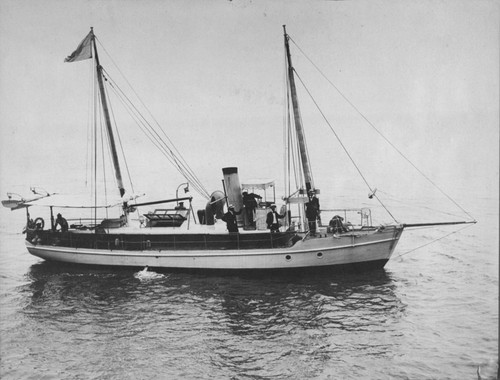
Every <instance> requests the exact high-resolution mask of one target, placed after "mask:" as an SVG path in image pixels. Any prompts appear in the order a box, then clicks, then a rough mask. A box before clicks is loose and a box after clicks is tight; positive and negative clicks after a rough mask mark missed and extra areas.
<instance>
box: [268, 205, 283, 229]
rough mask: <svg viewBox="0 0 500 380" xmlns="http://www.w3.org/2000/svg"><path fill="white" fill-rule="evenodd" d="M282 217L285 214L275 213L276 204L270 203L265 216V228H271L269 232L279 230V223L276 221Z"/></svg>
mask: <svg viewBox="0 0 500 380" xmlns="http://www.w3.org/2000/svg"><path fill="white" fill-rule="evenodd" d="M284 217H285V215H280V214H278V213H277V211H276V205H275V204H272V205H271V211H269V212H268V213H267V218H266V223H267V228H269V230H271V233H274V232H279V230H280V225H279V223H278V219H282V218H284Z"/></svg>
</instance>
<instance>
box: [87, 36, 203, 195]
mask: <svg viewBox="0 0 500 380" xmlns="http://www.w3.org/2000/svg"><path fill="white" fill-rule="evenodd" d="M96 40H97V41H98V42H99V45H100V46H101V47H102V49H103V50H104V52H105V53H106V54H107V55H108V57H109V58H110V60H111V62H113V64H114V65H115V67H116V69H117V70H118V72H119V73H120V74H121V76H122V77H123V79H124V80H125V82H127V84H128V86H129V87H130V89H131V90H132V92H133V93H134V94H135V96H136V97H137V99H138V100H139V102H140V103H141V104H142V105H143V107H144V109H145V110H146V111H147V112H148V113H149V116H151V118H152V119H153V120H154V121H155V123H156V125H157V126H158V128H159V129H160V131H161V132H162V133H163V135H164V136H165V137H166V138H167V140H168V141H169V142H170V144H171V146H172V147H173V149H174V150H175V151H176V152H177V154H178V156H179V157H180V158H181V159H182V161H184V164H185V166H186V167H187V169H188V170H189V172H190V173H191V176H192V177H194V178H195V179H196V181H197V182H198V183H199V184H200V185H201V188H202V192H201V193H200V195H202V196H203V197H205V198H206V199H208V198H210V195H209V193H208V191H207V190H206V189H205V187H204V186H203V185H202V183H201V181H200V180H199V179H198V177H197V176H196V174H195V173H194V171H192V169H191V168H190V167H189V165H188V164H187V161H186V160H185V159H184V158H183V156H182V154H181V153H180V152H179V150H178V149H177V148H176V147H175V144H174V143H173V142H172V140H171V139H170V137H168V135H167V134H166V133H165V131H164V130H163V128H162V127H161V125H160V124H159V123H158V121H157V120H156V118H155V117H154V116H153V114H152V113H151V111H150V110H149V108H148V107H147V106H146V105H145V104H144V102H143V101H142V99H141V98H140V97H139V95H138V94H137V92H136V91H135V90H134V88H133V87H132V85H131V84H130V82H129V81H128V80H127V78H126V77H125V75H124V74H123V72H122V71H121V70H120V68H119V67H118V65H117V64H116V62H115V61H114V60H113V58H112V57H111V55H110V54H109V53H108V51H107V50H106V48H105V47H104V45H103V44H102V43H101V41H100V40H99V39H97V37H96ZM103 70H104V69H103ZM106 74H107V75H108V77H109V74H108V73H107V72H106ZM120 91H121V90H120ZM129 102H130V100H129ZM174 157H175V155H174ZM198 192H199V191H198Z"/></svg>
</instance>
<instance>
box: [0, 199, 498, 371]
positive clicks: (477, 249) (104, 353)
mask: <svg viewBox="0 0 500 380" xmlns="http://www.w3.org/2000/svg"><path fill="white" fill-rule="evenodd" d="M469 211H471V212H472V213H473V214H474V215H475V216H476V218H477V219H478V220H479V223H478V224H476V225H472V226H469V227H468V228H466V229H463V230H461V231H460V232H457V233H452V232H453V231H457V230H458V229H460V228H462V226H454V227H440V228H432V229H429V228H426V229H417V230H408V231H405V232H404V234H403V237H402V239H401V241H400V243H399V245H398V247H397V249H396V252H395V253H394V255H393V258H392V259H391V261H390V262H389V263H388V264H387V265H386V267H385V269H384V270H380V271H376V272H371V273H365V274H323V275H303V276H298V275H294V276H290V275H282V276H276V275H273V276H247V275H225V276H220V275H213V274H210V273H201V274H184V273H149V274H144V273H141V272H140V270H139V269H133V270H132V269H131V270H124V269H122V270H120V269H116V270H112V269H89V268H83V267H74V266H65V265H60V264H54V263H48V262H44V261H42V260H40V259H38V258H36V257H33V256H31V255H29V254H28V252H27V250H26V249H25V247H24V242H23V238H24V235H22V234H21V229H22V227H23V224H22V223H23V217H22V215H21V216H20V217H18V216H16V217H14V216H13V215H14V214H15V213H10V212H9V211H7V210H2V211H1V213H0V216H1V226H0V227H1V228H0V241H1V252H0V276H1V277H0V285H1V286H0V292H1V293H0V318H1V320H0V322H1V325H0V328H1V337H0V338H1V339H0V355H1V363H0V378H2V379H36V380H40V379H478V378H479V377H478V371H479V374H480V375H481V378H482V379H494V378H496V374H497V362H498V336H499V334H498V286H499V283H498V203H497V202H496V200H492V199H478V200H477V202H476V207H475V209H474V210H469ZM21 214H22V211H21ZM18 218H20V220H21V222H19V220H18ZM14 222H15V223H14ZM450 233H451V234H450ZM430 243H432V244H430ZM417 247H420V248H419V249H417V250H414V249H415V248H417Z"/></svg>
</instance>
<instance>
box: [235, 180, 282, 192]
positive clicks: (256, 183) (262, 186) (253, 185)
mask: <svg viewBox="0 0 500 380" xmlns="http://www.w3.org/2000/svg"><path fill="white" fill-rule="evenodd" d="M270 187H274V180H271V179H262V178H257V179H250V180H248V181H246V182H244V183H242V184H241V188H242V189H246V190H250V189H256V190H266V189H269V188H270Z"/></svg>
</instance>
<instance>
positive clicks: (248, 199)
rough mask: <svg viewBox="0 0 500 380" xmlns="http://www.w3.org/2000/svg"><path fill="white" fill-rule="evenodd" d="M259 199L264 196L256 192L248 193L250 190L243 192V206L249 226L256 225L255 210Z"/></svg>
mask: <svg viewBox="0 0 500 380" xmlns="http://www.w3.org/2000/svg"><path fill="white" fill-rule="evenodd" d="M257 199H262V197H261V196H260V195H257V194H254V193H250V194H248V191H244V192H243V206H245V215H246V217H247V223H248V225H249V226H255V221H254V212H255V209H256V208H257Z"/></svg>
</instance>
